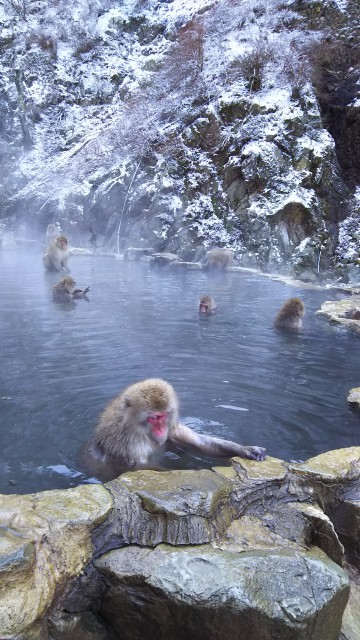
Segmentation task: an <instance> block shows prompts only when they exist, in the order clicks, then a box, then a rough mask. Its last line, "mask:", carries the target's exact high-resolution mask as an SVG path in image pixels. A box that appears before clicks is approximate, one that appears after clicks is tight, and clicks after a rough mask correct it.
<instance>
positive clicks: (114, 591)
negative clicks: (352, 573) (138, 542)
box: [96, 545, 349, 640]
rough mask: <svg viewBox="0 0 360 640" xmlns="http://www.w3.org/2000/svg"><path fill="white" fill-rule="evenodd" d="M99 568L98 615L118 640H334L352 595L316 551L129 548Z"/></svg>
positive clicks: (340, 572) (331, 565) (103, 560)
mask: <svg viewBox="0 0 360 640" xmlns="http://www.w3.org/2000/svg"><path fill="white" fill-rule="evenodd" d="M96 566H97V567H98V568H99V570H100V571H101V572H102V573H103V574H104V576H105V578H106V580H107V582H108V591H107V594H106V597H105V599H104V602H103V606H102V615H103V616H104V617H105V619H106V620H107V621H108V623H109V624H110V626H111V628H112V629H113V630H114V631H115V632H116V633H117V634H118V635H119V637H121V638H123V640H127V639H129V640H130V639H131V640H140V639H141V640H146V639H147V638H149V639H150V638H154V637H156V638H158V639H159V640H167V639H168V638H171V639H172V640H176V639H177V638H179V639H180V638H189V640H195V638H200V637H203V638H204V637H205V638H207V639H208V640H212V639H215V638H238V637H239V633H241V638H242V640H261V639H263V638H265V637H266V638H270V637H272V638H276V639H277V640H290V639H291V640H300V639H301V640H302V639H304V638H310V637H311V639H312V640H337V638H338V635H339V631H340V625H341V617H342V614H343V610H344V608H345V605H346V602H347V598H348V591H349V587H348V578H347V576H346V574H345V572H344V571H343V570H342V569H341V568H340V567H338V566H337V565H336V564H334V563H333V562H331V560H329V559H328V558H327V557H326V556H325V554H322V553H321V552H319V551H317V550H313V551H311V552H302V553H301V552H298V553H295V554H294V553H292V552H291V551H290V552H289V551H285V550H283V551H277V552H266V551H263V552H258V551H257V552H251V551H249V552H247V553H233V552H227V551H219V550H217V549H213V548H211V547H210V546H209V545H201V546H199V547H186V548H183V549H181V550H180V549H176V548H174V547H172V546H167V545H159V546H158V547H156V549H153V550H152V549H144V548H143V549H139V548H136V547H133V546H131V547H127V548H125V549H119V550H117V551H111V552H110V553H108V554H106V555H105V556H103V557H102V558H101V559H99V560H97V561H96ZM240 630H241V631H240Z"/></svg>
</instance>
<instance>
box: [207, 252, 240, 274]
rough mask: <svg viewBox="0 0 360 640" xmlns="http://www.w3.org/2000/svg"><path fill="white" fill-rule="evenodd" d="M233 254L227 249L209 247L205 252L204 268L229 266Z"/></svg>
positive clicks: (224, 267)
mask: <svg viewBox="0 0 360 640" xmlns="http://www.w3.org/2000/svg"><path fill="white" fill-rule="evenodd" d="M233 259H234V254H233V252H232V251H230V250H229V249H210V251H208V252H207V254H206V262H205V264H204V267H205V268H206V269H222V270H225V269H227V268H228V267H231V265H232V262H233Z"/></svg>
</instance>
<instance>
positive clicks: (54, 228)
mask: <svg viewBox="0 0 360 640" xmlns="http://www.w3.org/2000/svg"><path fill="white" fill-rule="evenodd" d="M60 234H61V230H60V227H59V226H58V225H57V224H48V226H47V229H46V235H45V242H46V245H48V244H50V242H51V240H55V238H57V236H59V235H60Z"/></svg>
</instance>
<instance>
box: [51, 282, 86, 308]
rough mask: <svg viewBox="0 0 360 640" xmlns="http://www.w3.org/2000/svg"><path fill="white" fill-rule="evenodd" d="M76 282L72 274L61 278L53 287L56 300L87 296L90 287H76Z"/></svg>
mask: <svg viewBox="0 0 360 640" xmlns="http://www.w3.org/2000/svg"><path fill="white" fill-rule="evenodd" d="M75 285H76V282H75V280H74V278H72V277H71V276H65V277H64V278H61V280H59V282H57V283H56V284H55V285H54V287H53V298H54V300H55V301H56V302H69V300H78V299H80V298H85V297H86V294H87V293H88V291H90V287H85V289H75V288H74V287H75Z"/></svg>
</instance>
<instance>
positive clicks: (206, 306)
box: [199, 296, 216, 315]
mask: <svg viewBox="0 0 360 640" xmlns="http://www.w3.org/2000/svg"><path fill="white" fill-rule="evenodd" d="M215 309H216V302H215V300H214V298H212V297H211V296H201V298H200V302H199V313H205V314H207V315H210V314H211V313H214V312H215Z"/></svg>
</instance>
